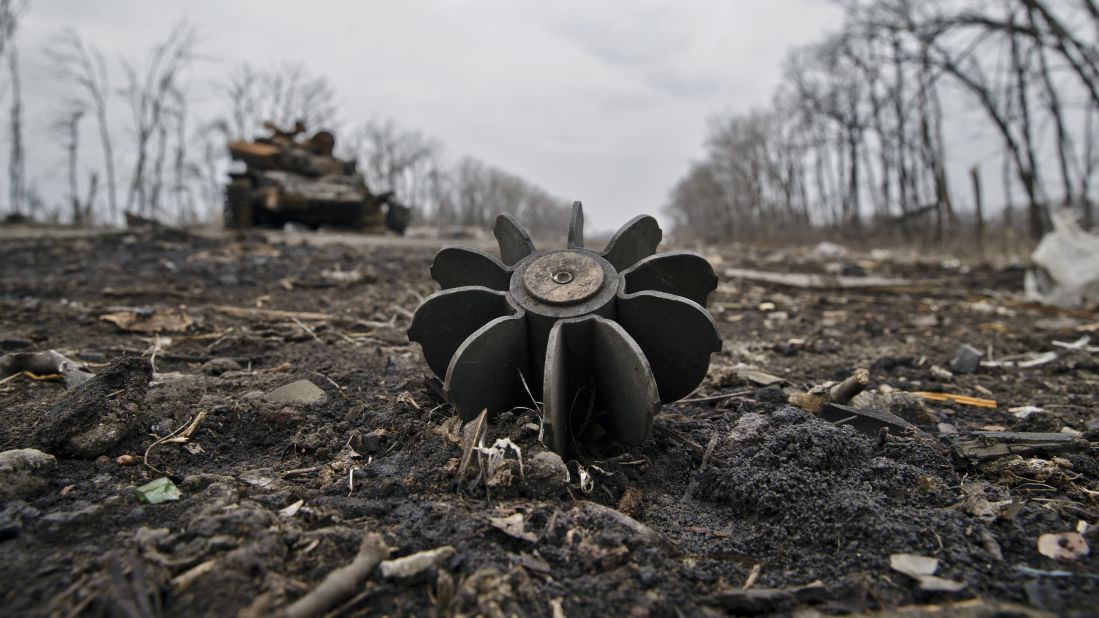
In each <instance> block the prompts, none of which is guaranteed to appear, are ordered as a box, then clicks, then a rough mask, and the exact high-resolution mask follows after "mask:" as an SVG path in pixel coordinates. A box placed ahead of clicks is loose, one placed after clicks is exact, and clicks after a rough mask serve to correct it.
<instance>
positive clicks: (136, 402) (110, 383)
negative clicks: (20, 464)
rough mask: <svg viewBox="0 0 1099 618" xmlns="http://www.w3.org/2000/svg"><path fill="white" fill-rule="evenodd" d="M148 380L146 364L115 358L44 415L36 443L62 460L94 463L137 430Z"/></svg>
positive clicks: (131, 358) (136, 359)
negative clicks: (93, 461)
mask: <svg viewBox="0 0 1099 618" xmlns="http://www.w3.org/2000/svg"><path fill="white" fill-rule="evenodd" d="M152 378H153V369H152V367H151V366H150V365H149V362H148V361H147V360H145V359H143V358H140V357H137V356H123V357H119V358H117V359H115V360H114V361H113V362H111V364H110V365H108V366H107V367H106V368H105V369H104V370H103V371H102V372H100V373H99V374H97V375H96V376H95V377H94V378H92V379H90V380H88V381H87V382H85V383H83V384H81V385H80V386H77V387H76V388H74V389H72V391H70V392H69V394H68V395H67V396H66V397H65V398H64V399H62V400H61V401H59V402H57V403H55V404H54V405H53V406H51V407H50V408H49V409H48V410H46V412H45V413H44V414H43V418H42V422H41V423H39V425H38V428H37V431H36V432H35V443H36V444H38V445H40V446H42V447H44V448H46V450H49V451H51V452H53V453H56V454H57V455H59V456H61V457H74V458H80V459H95V458H96V457H98V456H100V455H102V454H103V453H105V452H106V451H107V450H108V449H110V448H111V447H113V446H114V445H116V444H118V443H119V442H121V441H122V440H123V439H124V438H126V437H127V436H129V435H130V434H131V433H132V432H133V431H135V430H136V429H138V427H139V425H140V419H139V418H138V416H139V415H138V412H139V410H140V406H141V404H142V402H143V401H144V400H145V394H146V392H147V391H148V389H149V382H150V381H151V380H152Z"/></svg>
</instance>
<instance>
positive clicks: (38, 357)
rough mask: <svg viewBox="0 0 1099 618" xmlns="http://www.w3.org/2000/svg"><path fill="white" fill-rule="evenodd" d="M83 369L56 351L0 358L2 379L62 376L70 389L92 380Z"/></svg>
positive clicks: (26, 353)
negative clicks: (12, 376) (14, 376)
mask: <svg viewBox="0 0 1099 618" xmlns="http://www.w3.org/2000/svg"><path fill="white" fill-rule="evenodd" d="M81 367H82V365H81V364H80V363H77V362H76V361H73V360H70V359H69V358H67V357H66V356H65V355H64V354H61V353H60V352H58V351H56V350H47V351H45V352H10V353H8V354H5V355H3V356H0V378H6V377H8V376H11V375H15V374H17V373H27V374H29V377H32V378H39V377H42V376H49V375H60V376H61V377H62V378H64V380H65V386H66V387H68V388H73V387H76V386H80V385H81V384H83V383H85V382H87V381H88V380H90V379H91V378H92V374H91V373H89V372H87V371H84V370H83V369H81Z"/></svg>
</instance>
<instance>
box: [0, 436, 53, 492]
mask: <svg viewBox="0 0 1099 618" xmlns="http://www.w3.org/2000/svg"><path fill="white" fill-rule="evenodd" d="M56 467H57V459H56V458H55V457H54V456H53V455H50V454H48V453H43V452H42V451H40V450H38V449H33V448H20V449H13V450H10V451H4V452H2V453H0V498H3V499H5V500H8V499H11V498H15V497H25V496H30V495H33V494H35V493H39V492H41V491H42V490H43V489H45V488H46V487H47V485H48V482H47V478H48V477H49V475H50V473H51V472H52V471H53V469H54V468H56Z"/></svg>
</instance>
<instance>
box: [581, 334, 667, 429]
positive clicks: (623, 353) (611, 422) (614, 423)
mask: <svg viewBox="0 0 1099 618" xmlns="http://www.w3.org/2000/svg"><path fill="white" fill-rule="evenodd" d="M592 348H593V349H592V367H593V368H594V374H595V401H596V407H597V408H598V409H600V410H602V411H604V412H606V415H605V416H603V417H602V419H601V424H602V425H603V427H604V428H605V429H606V430H607V433H609V434H610V435H611V437H613V438H614V439H615V440H618V441H619V442H621V443H622V444H625V445H627V446H637V445H639V444H641V442H642V441H644V440H645V438H647V437H648V436H649V430H650V429H651V428H652V422H653V416H654V415H655V414H656V412H657V410H659V409H660V394H659V390H658V388H657V383H656V379H655V376H654V375H653V372H652V369H651V368H650V367H649V361H648V360H646V358H645V355H644V354H643V353H642V351H641V347H640V346H638V344H637V342H636V341H634V340H633V338H631V337H630V336H629V335H628V334H627V333H626V331H625V330H624V329H623V328H622V327H621V326H619V325H618V324H616V323H614V322H611V321H610V320H604V319H603V318H600V317H596V318H595V324H594V327H593V328H592Z"/></svg>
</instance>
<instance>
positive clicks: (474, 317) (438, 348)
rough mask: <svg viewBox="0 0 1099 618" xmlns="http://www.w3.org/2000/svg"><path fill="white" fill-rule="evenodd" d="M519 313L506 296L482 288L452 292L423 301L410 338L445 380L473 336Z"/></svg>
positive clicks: (433, 369) (413, 319)
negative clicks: (456, 353) (461, 348)
mask: <svg viewBox="0 0 1099 618" xmlns="http://www.w3.org/2000/svg"><path fill="white" fill-rule="evenodd" d="M520 311H521V310H520V309H518V308H516V307H515V306H514V305H513V304H512V301H511V300H510V299H509V298H508V295H507V294H505V293H504V292H498V291H496V290H490V289H488V288H485V287H479V286H465V287H458V288H451V289H449V290H443V291H441V292H436V293H434V294H432V295H431V296H428V297H427V298H425V299H424V302H423V303H422V304H421V305H420V307H419V308H418V309H416V314H415V315H414V316H413V317H412V325H411V326H409V327H408V338H409V340H411V341H416V342H419V344H420V346H421V347H422V348H423V350H424V359H425V360H426V361H427V365H428V367H430V368H431V371H433V372H435V375H437V376H439V377H440V378H442V377H444V376H446V372H447V365H449V364H450V359H451V357H452V356H453V355H454V351H455V350H457V349H458V347H459V346H460V345H461V344H462V342H463V341H465V340H466V338H467V337H469V336H470V334H472V333H473V332H474V331H476V330H477V329H479V328H481V327H482V326H484V325H485V324H487V323H489V322H491V321H492V320H495V319H496V318H499V317H501V316H508V315H514V314H516V313H519V312H520ZM478 411H479V410H478Z"/></svg>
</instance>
